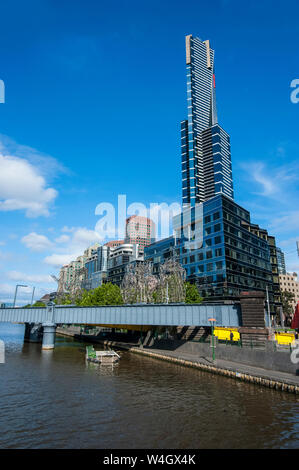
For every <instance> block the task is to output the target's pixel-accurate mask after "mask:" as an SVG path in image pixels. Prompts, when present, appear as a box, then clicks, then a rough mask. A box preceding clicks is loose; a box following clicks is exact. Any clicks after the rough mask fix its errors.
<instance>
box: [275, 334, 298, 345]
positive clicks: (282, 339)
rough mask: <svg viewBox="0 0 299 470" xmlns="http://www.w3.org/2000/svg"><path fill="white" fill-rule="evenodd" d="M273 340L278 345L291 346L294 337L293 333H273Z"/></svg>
mask: <svg viewBox="0 0 299 470" xmlns="http://www.w3.org/2000/svg"><path fill="white" fill-rule="evenodd" d="M275 340H276V341H277V343H278V344H292V343H293V341H295V335H294V334H293V333H280V332H277V333H275Z"/></svg>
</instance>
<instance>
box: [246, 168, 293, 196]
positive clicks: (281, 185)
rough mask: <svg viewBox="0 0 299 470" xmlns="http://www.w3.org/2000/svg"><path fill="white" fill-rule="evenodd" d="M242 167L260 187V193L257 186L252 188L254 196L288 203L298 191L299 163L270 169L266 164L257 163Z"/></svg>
mask: <svg viewBox="0 0 299 470" xmlns="http://www.w3.org/2000/svg"><path fill="white" fill-rule="evenodd" d="M241 167H242V168H243V170H245V171H246V173H247V175H248V177H249V179H250V180H251V181H253V183H256V184H257V185H258V188H259V191H258V192H257V191H256V190H255V189H256V188H255V186H253V187H252V189H253V190H252V193H253V194H257V195H260V196H265V197H267V198H271V199H274V200H276V201H279V202H282V201H284V202H287V201H288V200H289V199H288V198H289V194H290V192H292V191H296V187H297V181H298V179H299V176H298V174H299V173H298V170H299V168H298V163H297V162H291V163H287V164H283V165H280V166H276V167H274V166H273V165H272V166H271V167H268V166H266V165H265V163H264V162H262V161H256V162H251V163H246V164H242V165H241Z"/></svg>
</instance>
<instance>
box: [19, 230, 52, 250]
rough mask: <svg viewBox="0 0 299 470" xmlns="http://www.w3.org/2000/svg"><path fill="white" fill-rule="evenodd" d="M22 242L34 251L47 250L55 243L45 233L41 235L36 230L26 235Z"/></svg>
mask: <svg viewBox="0 0 299 470" xmlns="http://www.w3.org/2000/svg"><path fill="white" fill-rule="evenodd" d="M21 242H22V243H24V245H26V246H27V248H29V249H30V250H32V251H45V250H48V249H50V248H52V247H53V243H52V242H51V241H50V240H49V239H48V238H47V237H45V235H39V234H38V233H35V232H31V233H29V234H28V235H25V236H24V237H23V238H22V239H21Z"/></svg>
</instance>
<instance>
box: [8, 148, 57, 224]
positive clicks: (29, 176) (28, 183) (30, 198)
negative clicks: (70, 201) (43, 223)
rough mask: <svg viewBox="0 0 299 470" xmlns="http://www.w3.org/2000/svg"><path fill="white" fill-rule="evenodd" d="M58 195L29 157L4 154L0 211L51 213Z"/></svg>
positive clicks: (28, 215) (36, 213) (33, 213)
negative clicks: (52, 205)
mask: <svg viewBox="0 0 299 470" xmlns="http://www.w3.org/2000/svg"><path fill="white" fill-rule="evenodd" d="M57 194H58V193H57V191H56V190H55V189H53V188H49V187H47V183H46V180H45V178H44V177H43V176H42V175H41V174H40V172H39V170H38V168H37V167H34V166H33V165H32V164H31V163H29V161H28V160H25V159H21V158H19V157H15V156H11V155H3V154H2V153H0V211H14V210H24V211H25V214H26V216H27V217H38V216H41V215H43V216H48V215H49V205H50V204H51V203H52V202H53V201H54V199H55V198H56V197H57Z"/></svg>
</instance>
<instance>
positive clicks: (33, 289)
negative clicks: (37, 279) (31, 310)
mask: <svg viewBox="0 0 299 470" xmlns="http://www.w3.org/2000/svg"><path fill="white" fill-rule="evenodd" d="M34 291H35V286H33V288H32V297H31V307H32V304H33V297H34Z"/></svg>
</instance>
